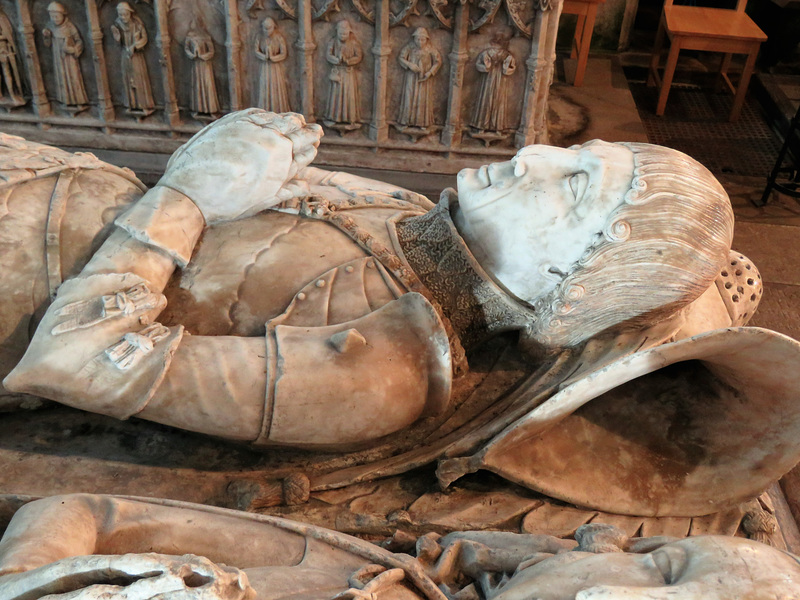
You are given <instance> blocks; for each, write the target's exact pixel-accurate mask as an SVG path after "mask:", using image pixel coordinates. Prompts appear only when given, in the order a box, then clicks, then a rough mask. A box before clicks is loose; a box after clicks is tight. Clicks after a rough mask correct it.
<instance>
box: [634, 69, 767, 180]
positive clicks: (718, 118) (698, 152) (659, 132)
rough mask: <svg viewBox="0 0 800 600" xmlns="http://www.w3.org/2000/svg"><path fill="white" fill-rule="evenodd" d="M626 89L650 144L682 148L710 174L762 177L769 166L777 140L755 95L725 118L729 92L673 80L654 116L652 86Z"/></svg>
mask: <svg viewBox="0 0 800 600" xmlns="http://www.w3.org/2000/svg"><path fill="white" fill-rule="evenodd" d="M630 89H631V93H632V94H633V99H634V101H635V102H636V107H637V109H638V110H639V117H640V118H641V120H642V123H643V124H644V127H645V131H646V132H647V138H648V139H649V141H650V142H651V143H654V144H660V145H662V146H669V147H670V148H675V149H676V150H680V151H682V152H685V153H686V154H689V155H690V156H692V157H693V158H696V159H697V160H699V161H700V162H701V163H703V164H704V165H706V166H707V167H708V168H709V169H710V170H711V171H712V172H713V173H715V174H716V175H721V174H724V173H731V174H736V175H751V176H763V177H766V176H767V174H768V173H769V172H770V170H771V169H772V165H773V164H774V163H775V157H776V156H777V155H778V151H779V150H780V146H781V143H780V140H779V139H778V137H777V136H776V135H775V134H774V133H773V132H772V130H771V129H770V128H769V125H768V124H767V122H766V120H765V118H764V116H763V115H762V113H761V109H760V107H759V106H758V104H757V102H756V101H755V100H752V99H749V98H748V99H747V100H746V101H745V104H744V107H743V109H742V115H741V117H740V119H739V120H738V121H737V122H736V123H730V122H728V115H729V114H730V111H731V105H732V104H733V96H732V95H731V94H729V93H725V92H723V93H714V92H712V91H711V90H710V89H708V88H706V87H705V86H704V87H703V88H700V89H698V88H697V87H696V86H691V87H688V86H679V85H673V87H672V89H671V90H670V94H669V101H668V102H667V109H666V112H665V113H664V116H663V117H657V116H656V115H655V106H656V101H657V98H658V88H656V87H648V86H647V85H645V84H643V83H637V82H631V83H630Z"/></svg>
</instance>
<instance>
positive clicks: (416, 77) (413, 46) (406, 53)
mask: <svg viewBox="0 0 800 600" xmlns="http://www.w3.org/2000/svg"><path fill="white" fill-rule="evenodd" d="M398 60H399V61H400V65H401V66H402V67H403V69H404V70H405V74H404V77H403V91H402V93H401V96H400V114H399V115H398V117H397V124H398V127H397V128H398V129H399V130H400V131H402V132H403V133H406V134H408V135H410V136H411V138H412V139H416V138H417V137H419V136H423V135H428V134H430V133H432V131H433V81H432V79H433V76H434V75H436V73H438V72H439V69H440V68H441V67H442V55H441V53H440V52H439V51H438V50H437V49H436V48H435V47H434V45H433V44H432V43H431V36H430V34H428V30H427V29H425V28H424V27H417V28H416V29H415V30H414V33H413V34H412V41H410V42H409V43H408V44H406V45H405V46H404V47H403V49H402V50H401V51H400V56H399V57H398Z"/></svg>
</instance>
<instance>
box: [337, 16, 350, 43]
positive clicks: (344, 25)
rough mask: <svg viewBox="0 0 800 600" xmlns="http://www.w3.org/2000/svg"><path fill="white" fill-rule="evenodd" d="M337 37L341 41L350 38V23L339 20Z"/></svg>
mask: <svg viewBox="0 0 800 600" xmlns="http://www.w3.org/2000/svg"><path fill="white" fill-rule="evenodd" d="M336 37H337V38H339V41H340V42H346V41H347V40H348V39H349V38H350V23H348V22H347V21H339V23H338V24H337V25H336Z"/></svg>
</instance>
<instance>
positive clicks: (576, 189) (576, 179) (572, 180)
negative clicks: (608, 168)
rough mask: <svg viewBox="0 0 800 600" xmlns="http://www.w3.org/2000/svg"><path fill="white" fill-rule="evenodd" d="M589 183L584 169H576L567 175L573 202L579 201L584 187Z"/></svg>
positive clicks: (584, 189)
mask: <svg viewBox="0 0 800 600" xmlns="http://www.w3.org/2000/svg"><path fill="white" fill-rule="evenodd" d="M588 185H589V174H588V173H586V172H585V171H578V172H577V173H573V174H572V175H570V177H569V189H570V190H572V195H573V196H574V198H575V202H576V203H579V202H580V201H581V200H582V199H583V195H584V194H585V193H586V188H587V187H588Z"/></svg>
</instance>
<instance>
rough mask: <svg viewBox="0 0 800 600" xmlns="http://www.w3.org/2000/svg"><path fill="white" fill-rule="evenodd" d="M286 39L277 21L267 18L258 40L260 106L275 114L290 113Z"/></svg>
mask: <svg viewBox="0 0 800 600" xmlns="http://www.w3.org/2000/svg"><path fill="white" fill-rule="evenodd" d="M288 56H289V51H288V49H287V44H286V38H285V37H283V34H282V33H281V32H280V31H279V30H278V25H277V24H276V23H275V20H274V19H272V18H270V17H267V18H266V19H264V22H263V23H262V24H261V32H260V33H259V35H258V36H257V38H256V57H257V58H258V60H259V61H261V71H260V75H259V79H258V106H259V107H261V108H263V109H266V110H271V111H273V112H277V113H280V112H288V111H290V110H292V109H291V107H290V106H289V89H288V86H287V85H286V71H285V70H284V64H283V63H284V61H285V60H286V59H287V58H288Z"/></svg>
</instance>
